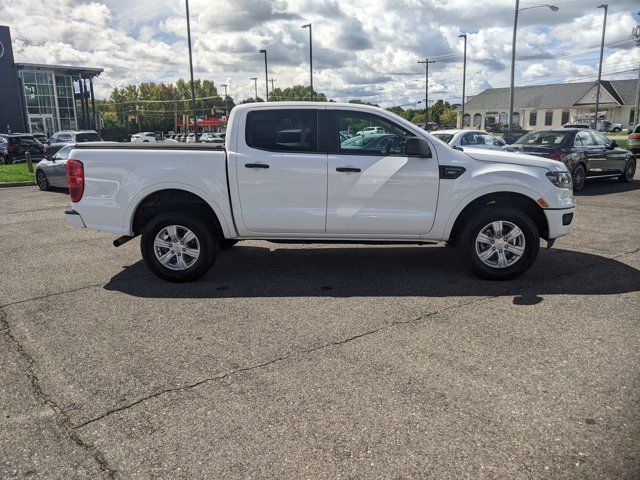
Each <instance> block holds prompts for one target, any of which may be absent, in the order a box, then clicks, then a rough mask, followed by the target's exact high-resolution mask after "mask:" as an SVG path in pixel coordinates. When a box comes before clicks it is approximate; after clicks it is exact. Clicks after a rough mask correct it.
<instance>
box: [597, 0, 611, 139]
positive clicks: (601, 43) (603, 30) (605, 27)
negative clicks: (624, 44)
mask: <svg viewBox="0 0 640 480" xmlns="http://www.w3.org/2000/svg"><path fill="white" fill-rule="evenodd" d="M598 8H604V20H603V21H602V40H601V42H600V63H599V65H598V84H597V85H596V116H595V123H594V125H593V128H595V129H596V130H598V116H599V115H598V110H600V79H601V78H602V54H603V53H604V35H605V32H606V30H607V12H608V10H609V5H607V4H605V3H603V4H602V5H598Z"/></svg>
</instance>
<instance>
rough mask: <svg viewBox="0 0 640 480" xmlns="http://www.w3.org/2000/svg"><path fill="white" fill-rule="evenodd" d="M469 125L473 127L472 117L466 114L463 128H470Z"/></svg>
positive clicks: (463, 119)
mask: <svg viewBox="0 0 640 480" xmlns="http://www.w3.org/2000/svg"><path fill="white" fill-rule="evenodd" d="M469 125H471V115H469V114H468V113H465V114H464V117H463V118H462V127H463V128H464V127H468V126H469Z"/></svg>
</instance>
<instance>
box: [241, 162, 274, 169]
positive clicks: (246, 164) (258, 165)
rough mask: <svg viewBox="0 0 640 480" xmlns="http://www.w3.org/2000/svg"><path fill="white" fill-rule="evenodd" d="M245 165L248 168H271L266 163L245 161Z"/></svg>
mask: <svg viewBox="0 0 640 480" xmlns="http://www.w3.org/2000/svg"><path fill="white" fill-rule="evenodd" d="M244 166H245V167H247V168H269V165H267V164H266V163H245V164H244Z"/></svg>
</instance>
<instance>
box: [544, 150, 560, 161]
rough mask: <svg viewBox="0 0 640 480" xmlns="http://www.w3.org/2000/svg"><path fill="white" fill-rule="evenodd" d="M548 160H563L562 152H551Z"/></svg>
mask: <svg viewBox="0 0 640 480" xmlns="http://www.w3.org/2000/svg"><path fill="white" fill-rule="evenodd" d="M547 158H550V159H551V160H562V151H561V150H556V151H555V152H551V153H550V154H549V155H547Z"/></svg>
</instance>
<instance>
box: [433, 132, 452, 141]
mask: <svg viewBox="0 0 640 480" xmlns="http://www.w3.org/2000/svg"><path fill="white" fill-rule="evenodd" d="M431 135H433V136H434V137H436V138H438V139H440V140H442V141H443V142H444V143H449V142H450V141H451V140H453V135H452V134H451V133H432V134H431Z"/></svg>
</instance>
